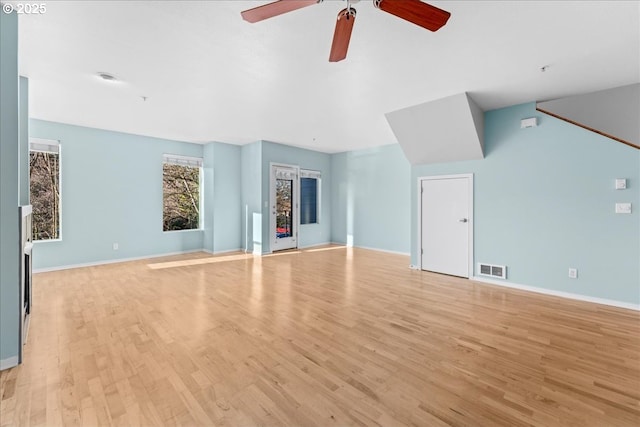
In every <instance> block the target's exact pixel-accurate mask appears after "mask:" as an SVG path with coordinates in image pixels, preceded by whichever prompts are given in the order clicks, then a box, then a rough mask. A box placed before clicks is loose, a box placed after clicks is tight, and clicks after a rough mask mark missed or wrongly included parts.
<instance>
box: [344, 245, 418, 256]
mask: <svg viewBox="0 0 640 427" xmlns="http://www.w3.org/2000/svg"><path fill="white" fill-rule="evenodd" d="M353 247H354V248H359V249H367V250H369V251H377V252H384V253H387V254H394V255H404V256H411V254H410V253H409V252H399V251H390V250H388V249H380V248H370V247H368V246H353Z"/></svg>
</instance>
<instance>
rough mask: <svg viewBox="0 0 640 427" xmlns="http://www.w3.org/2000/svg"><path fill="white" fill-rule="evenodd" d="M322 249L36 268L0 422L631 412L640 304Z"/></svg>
mask: <svg viewBox="0 0 640 427" xmlns="http://www.w3.org/2000/svg"><path fill="white" fill-rule="evenodd" d="M407 263H408V261H407V258H406V257H403V256H399V255H392V254H387V253H381V252H375V251H370V250H362V249H353V248H345V247H338V246H328V247H325V248H321V250H317V249H310V250H300V251H290V252H283V253H277V254H273V255H269V256H264V257H260V258H255V257H253V256H251V255H245V254H240V253H238V254H227V255H222V256H211V255H208V254H205V253H195V254H188V255H182V256H174V257H166V258H161V259H153V260H140V261H135V262H128V263H121V264H109V265H104V266H94V267H87V268H79V269H75V270H66V271H56V272H50V273H42V274H37V275H35V276H34V283H33V290H34V295H33V297H34V312H33V315H32V318H31V326H30V331H29V341H28V344H27V346H26V347H25V363H24V364H23V365H21V366H19V367H16V368H13V369H9V370H6V371H3V372H2V373H0V426H2V427H4V426H47V427H48V426H57V425H61V426H62V425H64V426H76V425H78V426H79V425H82V426H111V425H113V426H151V425H153V426H161V425H167V426H170V425H187V426H205V425H206V426H214V425H215V426H254V425H255V426H257V425H264V426H284V425H290V426H305V427H306V426H336V427H338V426H340V427H342V426H376V425H379V426H385V427H387V426H436V427H438V426H545V427H547V426H582V427H584V426H594V427H596V426H597V427H602V426H622V427H625V426H637V425H640V313H638V312H635V311H631V310H624V309H619V308H615V307H608V306H602V305H596V304H590V303H585V302H580V301H572V300H566V299H561V298H555V297H550V296H545V295H539V294H533V293H528V292H524V291H519V290H513V289H507V288H501V287H494V286H490V285H481V284H476V283H474V282H473V281H469V280H464V279H458V278H454V277H450V276H442V275H437V274H433V273H428V272H421V271H415V270H410V269H408V268H406V265H407Z"/></svg>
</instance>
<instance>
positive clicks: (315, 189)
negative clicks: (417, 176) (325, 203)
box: [300, 169, 320, 224]
mask: <svg viewBox="0 0 640 427" xmlns="http://www.w3.org/2000/svg"><path fill="white" fill-rule="evenodd" d="M319 222H320V172H317V171H310V170H304V169H302V170H300V224H318V223H319Z"/></svg>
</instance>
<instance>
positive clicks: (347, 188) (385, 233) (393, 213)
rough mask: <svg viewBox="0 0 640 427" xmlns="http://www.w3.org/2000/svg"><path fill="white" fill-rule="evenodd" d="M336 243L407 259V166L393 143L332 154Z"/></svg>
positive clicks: (408, 236) (409, 184) (407, 163)
mask: <svg viewBox="0 0 640 427" xmlns="http://www.w3.org/2000/svg"><path fill="white" fill-rule="evenodd" d="M332 172H333V175H332V179H333V181H332V191H331V193H332V202H331V205H332V221H333V229H332V235H331V236H332V237H331V240H332V241H333V242H336V243H344V244H352V245H353V246H359V247H365V248H374V249H381V250H385V251H391V252H400V253H406V254H408V253H409V251H410V247H409V242H410V232H411V228H410V223H409V220H410V218H411V215H410V212H409V208H410V200H411V196H410V193H409V191H410V188H411V182H410V177H411V166H410V164H409V162H408V161H407V159H406V157H405V156H404V153H403V152H402V149H401V148H400V146H399V145H398V144H392V145H385V146H381V147H376V148H371V149H366V150H359V151H351V152H347V153H339V154H334V155H333V157H332Z"/></svg>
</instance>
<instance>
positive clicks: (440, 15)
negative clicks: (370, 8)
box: [374, 0, 451, 31]
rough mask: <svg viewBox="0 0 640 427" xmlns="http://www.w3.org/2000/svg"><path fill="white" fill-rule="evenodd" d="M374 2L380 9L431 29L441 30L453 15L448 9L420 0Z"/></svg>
mask: <svg viewBox="0 0 640 427" xmlns="http://www.w3.org/2000/svg"><path fill="white" fill-rule="evenodd" d="M374 4H375V6H376V7H377V8H378V9H381V10H384V11H385V12H387V13H390V14H392V15H395V16H397V17H398V18H401V19H404V20H405V21H409V22H413V23H414V24H416V25H419V26H421V27H422V28H426V29H427V30H431V31H437V30H439V29H440V28H441V27H442V26H443V25H444V24H446V23H447V20H448V19H449V17H450V16H451V14H450V13H449V12H447V11H446V10H442V9H438V8H437V7H435V6H431V5H430V4H427V3H423V2H421V1H420V0H375V1H374Z"/></svg>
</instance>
